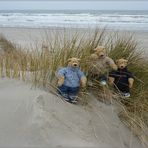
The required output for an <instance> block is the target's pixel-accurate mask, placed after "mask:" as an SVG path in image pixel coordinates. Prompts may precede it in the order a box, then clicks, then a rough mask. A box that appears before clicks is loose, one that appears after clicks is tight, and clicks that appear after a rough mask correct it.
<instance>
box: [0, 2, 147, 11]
mask: <svg viewBox="0 0 148 148" xmlns="http://www.w3.org/2000/svg"><path fill="white" fill-rule="evenodd" d="M16 9H18V10H27V9H31V10H34V9H43V10H55V9H56V10H57V9H58V10H63V9H80V10H84V9H86V10H88V9H92V10H148V1H140V0H139V1H111V0H110V1H12V0H11V1H0V10H16Z"/></svg>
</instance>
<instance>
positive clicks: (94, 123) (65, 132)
mask: <svg viewBox="0 0 148 148" xmlns="http://www.w3.org/2000/svg"><path fill="white" fill-rule="evenodd" d="M89 98H90V101H89V106H88V107H82V106H80V105H72V104H70V103H65V102H63V101H62V99H60V98H58V97H56V96H54V95H52V94H51V93H47V92H45V91H42V90H40V89H35V88H33V87H31V85H30V84H26V83H24V82H22V81H17V80H10V79H7V78H1V79H0V120H1V124H0V147H1V146H4V147H44V146H50V147H58V146H59V147H99V148H128V147H130V148H142V146H141V144H140V142H139V140H138V139H137V138H136V137H135V136H133V134H132V132H130V131H129V129H128V128H126V127H125V126H124V125H123V123H121V121H120V120H119V118H118V116H117V112H118V111H117V108H116V107H115V106H114V105H105V104H103V103H101V102H99V101H98V100H96V99H95V98H94V97H93V96H91V95H90V96H89Z"/></svg>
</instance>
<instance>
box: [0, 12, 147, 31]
mask: <svg viewBox="0 0 148 148" xmlns="http://www.w3.org/2000/svg"><path fill="white" fill-rule="evenodd" d="M96 25H107V26H109V27H111V28H114V26H116V27H117V26H120V27H123V28H127V29H130V26H131V25H132V29H135V30H137V29H139V28H140V29H141V28H142V27H144V29H145V30H148V15H147V14H141V15H139V14H135V15H134V14H132V15H127V14H126V15H125V14H117V13H114V14H103V13H102V14H92V13H0V26H7V27H21V26H23V27H49V26H67V27H68V26H72V27H84V28H85V27H88V26H91V27H96Z"/></svg>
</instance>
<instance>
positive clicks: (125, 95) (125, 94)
mask: <svg viewBox="0 0 148 148" xmlns="http://www.w3.org/2000/svg"><path fill="white" fill-rule="evenodd" d="M122 95H123V96H124V97H125V98H129V97H130V96H131V94H130V93H123V94H122Z"/></svg>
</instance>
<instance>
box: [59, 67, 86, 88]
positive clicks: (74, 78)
mask: <svg viewBox="0 0 148 148" xmlns="http://www.w3.org/2000/svg"><path fill="white" fill-rule="evenodd" d="M58 76H64V78H65V81H64V85H65V86H68V87H80V79H81V78H82V77H84V76H85V75H84V73H83V72H82V71H81V70H80V69H79V68H72V67H64V68H61V69H60V70H59V71H58Z"/></svg>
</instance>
